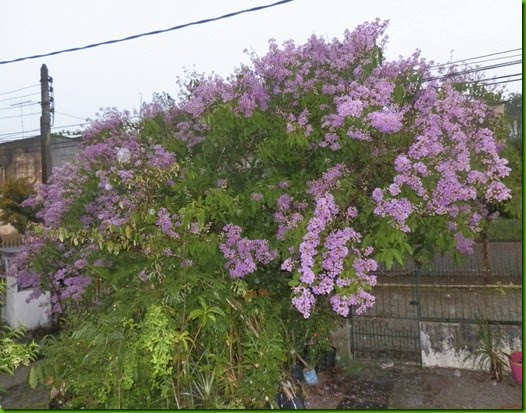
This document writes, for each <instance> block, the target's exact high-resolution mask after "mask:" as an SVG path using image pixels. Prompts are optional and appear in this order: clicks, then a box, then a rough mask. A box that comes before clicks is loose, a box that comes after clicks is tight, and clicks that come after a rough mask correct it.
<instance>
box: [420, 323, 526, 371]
mask: <svg viewBox="0 0 526 413" xmlns="http://www.w3.org/2000/svg"><path fill="white" fill-rule="evenodd" d="M490 328H491V330H492V332H493V336H494V337H495V338H496V337H498V336H499V331H500V335H501V337H502V340H499V341H498V348H499V349H500V350H501V351H503V352H505V353H507V354H511V353H513V352H514V351H521V350H522V327H521V326H513V325H492V326H490ZM478 334H479V326H478V325H477V324H468V323H436V322H420V348H421V351H422V366H423V367H451V368H462V369H468V370H487V365H486V364H483V365H479V363H478V360H477V361H476V363H475V364H474V363H473V362H474V358H473V357H472V356H473V352H474V351H476V350H478V349H479V346H480V342H479V338H478Z"/></svg>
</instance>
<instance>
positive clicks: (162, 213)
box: [155, 207, 180, 238]
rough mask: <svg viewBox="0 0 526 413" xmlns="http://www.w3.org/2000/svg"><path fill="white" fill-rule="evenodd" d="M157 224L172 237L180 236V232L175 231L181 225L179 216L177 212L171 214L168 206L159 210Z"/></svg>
mask: <svg viewBox="0 0 526 413" xmlns="http://www.w3.org/2000/svg"><path fill="white" fill-rule="evenodd" d="M155 225H157V226H158V227H159V229H160V230H161V231H162V232H164V233H165V234H166V235H168V236H169V237H170V238H178V237H179V234H178V233H177V232H175V231H174V228H175V227H177V226H180V220H179V217H178V216H177V215H176V214H173V215H171V214H170V213H169V212H168V210H167V209H166V208H164V207H163V208H161V209H159V211H158V212H157V221H156V223H155Z"/></svg>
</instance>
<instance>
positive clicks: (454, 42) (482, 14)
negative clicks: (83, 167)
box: [0, 0, 522, 142]
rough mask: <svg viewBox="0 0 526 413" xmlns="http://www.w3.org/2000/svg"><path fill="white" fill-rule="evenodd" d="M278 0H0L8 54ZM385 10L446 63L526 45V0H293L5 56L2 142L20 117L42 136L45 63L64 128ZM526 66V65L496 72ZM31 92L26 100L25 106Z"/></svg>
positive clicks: (408, 41)
mask: <svg viewBox="0 0 526 413" xmlns="http://www.w3.org/2000/svg"><path fill="white" fill-rule="evenodd" d="M275 1H276V0H147V1H146V0H111V1H110V0H74V1H73V0H48V1H43V0H17V1H7V0H2V1H0V16H1V20H2V21H1V23H0V39H2V40H1V43H0V61H4V60H11V59H16V58H19V57H24V56H31V55H35V54H43V53H47V52H52V51H56V50H61V49H68V48H72V47H78V46H83V45H86V44H90V43H96V42H102V41H106V40H110V39H115V38H121V37H125V36H129V35H133V34H139V33H143V32H148V31H152V30H158V29H165V28H169V27H173V26H176V25H179V24H184V23H188V22H191V21H195V20H201V19H204V18H210V17H217V16H220V15H223V14H226V13H230V12H233V11H238V10H242V9H247V8H252V7H255V6H260V5H265V4H271V3H274V2H275ZM376 17H379V18H380V19H382V20H389V21H390V24H389V27H388V29H387V34H388V36H389V43H388V44H387V48H386V55H387V58H388V59H396V58H397V57H398V56H400V55H402V56H409V55H410V54H412V53H413V52H414V51H415V49H420V50H421V51H422V55H423V56H424V57H426V58H427V59H430V60H435V61H437V62H447V61H451V60H460V59H467V58H472V57H476V56H481V55H487V54H491V53H498V52H502V51H506V50H510V49H517V48H521V47H522V2H521V1H520V0H500V1H495V0H434V1H429V0H362V1H359V0H295V1H293V2H291V3H287V4H284V5H280V6H276V7H273V8H270V9H266V10H262V11H256V12H252V13H248V14H242V15H239V16H235V17H233V18H230V19H225V20H221V21H217V22H212V23H208V24H204V25H200V26H192V27H188V28H184V29H181V30H177V31H172V32H168V33H163V34H159V35H156V36H149V37H143V38H140V39H137V40H132V41H129V42H125V43H118V44H114V45H108V46H101V47H98V48H94V49H88V50H83V51H79V52H72V53H66V54H61V55H57V56H50V57H46V58H38V59H34V60H26V61H23V62H17V63H10V64H1V65H0V142H2V141H5V140H7V139H14V138H21V137H22V128H23V130H24V133H25V136H26V137H28V136H33V135H38V131H37V132H30V131H32V130H38V129H39V114H37V113H36V112H39V111H40V106H39V105H38V102H39V101H40V96H39V92H40V88H39V86H37V85H38V83H39V76H40V67H41V65H42V64H43V63H45V64H46V65H47V66H48V68H49V74H50V76H52V77H53V79H54V84H53V86H54V90H55V107H56V111H57V112H56V116H55V122H54V125H55V127H59V128H58V129H54V130H55V131H59V130H61V129H67V130H73V129H76V128H75V127H67V128H61V126H63V125H72V124H78V123H82V122H83V119H85V118H94V117H95V113H96V112H97V111H98V110H99V108H101V107H118V108H119V109H130V110H133V109H137V108H138V107H139V104H140V101H141V98H142V100H143V101H150V100H151V98H152V95H153V93H154V92H168V93H170V94H171V95H172V96H174V97H175V96H176V95H177V85H176V80H177V77H178V76H181V77H184V70H185V68H186V69H194V68H195V70H196V71H197V72H204V73H207V74H209V73H211V72H215V73H217V74H220V75H222V76H228V75H229V74H230V73H232V71H233V69H234V68H235V67H237V66H239V64H240V63H241V62H244V63H247V62H248V56H247V55H246V54H244V53H243V50H244V49H245V48H247V49H249V50H254V51H255V52H256V53H257V54H259V55H263V54H265V53H266V51H267V45H268V39H269V38H271V37H272V38H275V39H276V40H277V41H278V43H280V44H281V43H282V42H283V41H285V40H288V39H293V40H295V41H296V42H297V43H303V42H304V41H305V40H307V38H308V37H310V36H311V35H312V34H316V35H320V36H324V37H326V38H328V39H332V38H334V37H338V38H340V39H341V38H342V36H343V32H344V30H345V29H349V30H352V29H354V28H355V27H356V26H357V25H359V24H361V23H363V22H365V21H372V20H374V19H375V18H376ZM513 54H520V56H515V57H512V55H513ZM508 56H511V57H506V55H497V56H494V57H502V58H503V59H502V60H496V61H491V62H487V63H483V64H485V65H487V64H494V63H503V62H511V61H514V60H521V59H522V50H520V51H516V52H513V53H510V54H508ZM521 72H522V65H521V64H518V65H513V66H507V67H504V68H501V69H499V70H492V71H490V72H487V74H486V75H487V76H488V77H491V76H504V75H506V76H507V75H510V74H516V73H521ZM520 78H521V76H518V77H514V78H510V79H520ZM502 80H506V78H503V79H499V81H502ZM32 85H35V86H34V87H30V88H28V89H24V90H21V91H19V92H16V93H6V92H11V91H13V90H16V89H19V88H25V87H27V86H32ZM521 88H522V82H511V83H508V90H509V91H511V92H520V91H521ZM26 95H29V96H26ZM22 102H27V103H24V104H23V105H24V107H22V108H20V106H21V103H22ZM26 105H27V106H26ZM21 109H22V113H23V114H24V116H23V117H21V116H20V115H21ZM33 113H34V114H33ZM22 122H23V125H22ZM8 134H12V135H8Z"/></svg>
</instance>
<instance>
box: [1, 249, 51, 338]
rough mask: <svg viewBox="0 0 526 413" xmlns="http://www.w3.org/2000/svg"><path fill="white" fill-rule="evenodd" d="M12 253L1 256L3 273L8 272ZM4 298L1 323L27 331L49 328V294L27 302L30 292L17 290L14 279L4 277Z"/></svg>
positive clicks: (7, 276)
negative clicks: (21, 326) (22, 327)
mask: <svg viewBox="0 0 526 413" xmlns="http://www.w3.org/2000/svg"><path fill="white" fill-rule="evenodd" d="M12 255H13V251H9V252H4V253H2V254H1V260H2V264H3V268H4V271H5V273H7V272H8V270H9V257H10V256H12ZM5 281H6V288H5V296H4V297H2V299H1V300H0V301H2V302H3V303H4V305H3V306H2V321H3V322H5V323H6V324H8V325H9V326H11V327H14V328H16V327H18V326H19V325H23V326H24V327H26V328H27V329H28V330H33V329H36V328H39V327H49V325H50V323H51V319H50V316H49V314H50V294H49V293H44V294H43V295H41V296H40V297H39V298H38V299H36V300H31V301H29V302H28V298H29V296H30V295H31V291H30V290H22V291H19V290H18V286H17V282H16V278H15V277H12V276H9V275H6V276H5Z"/></svg>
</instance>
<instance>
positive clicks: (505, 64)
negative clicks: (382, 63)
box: [424, 60, 522, 82]
mask: <svg viewBox="0 0 526 413" xmlns="http://www.w3.org/2000/svg"><path fill="white" fill-rule="evenodd" d="M520 63H522V60H514V61H511V62H504V63H498V64H494V65H488V66H481V67H475V68H469V69H465V70H461V71H459V72H452V73H446V74H444V75H440V76H435V77H430V78H427V79H424V81H425V82H429V81H431V80H441V79H446V78H450V77H454V76H462V75H467V74H470V73H476V72H483V71H485V70H492V69H500V68H502V67H507V66H514V65H518V64H520Z"/></svg>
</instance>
